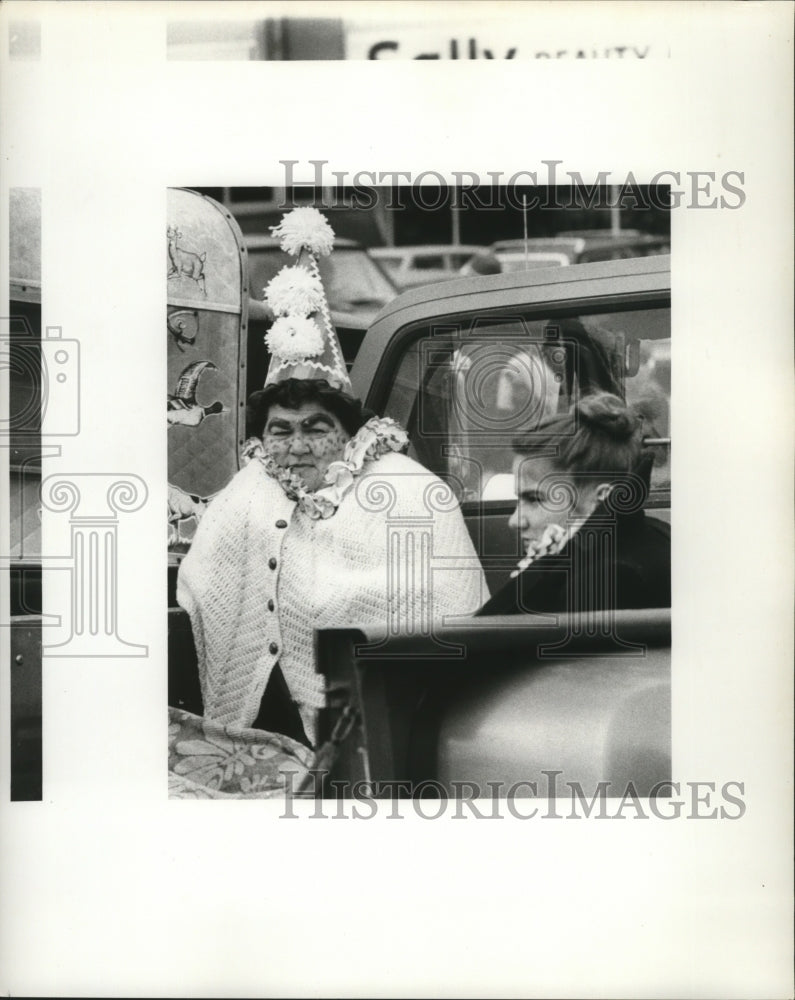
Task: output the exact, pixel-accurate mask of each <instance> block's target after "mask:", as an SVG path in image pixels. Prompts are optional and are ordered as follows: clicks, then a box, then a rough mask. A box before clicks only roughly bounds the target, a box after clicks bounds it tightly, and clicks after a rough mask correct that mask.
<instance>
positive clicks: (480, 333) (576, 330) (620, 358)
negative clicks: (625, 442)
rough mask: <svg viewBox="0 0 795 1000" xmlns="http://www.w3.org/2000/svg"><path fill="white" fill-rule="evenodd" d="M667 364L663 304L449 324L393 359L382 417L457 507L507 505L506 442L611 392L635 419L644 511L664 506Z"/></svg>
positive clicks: (422, 334) (510, 488)
mask: <svg viewBox="0 0 795 1000" xmlns="http://www.w3.org/2000/svg"><path fill="white" fill-rule="evenodd" d="M670 369H671V366H670V310H669V309H668V308H654V309H651V308H650V309H644V310H633V311H631V312H616V313H602V314H589V315H581V316H578V317H565V318H548V319H539V318H537V317H533V318H532V319H531V318H527V317H525V316H521V315H518V316H512V317H505V318H501V319H499V320H494V319H489V318H484V317H477V316H476V317H471V318H460V319H458V320H457V321H454V322H450V321H445V323H444V326H443V327H440V328H437V329H436V330H435V331H429V330H426V331H419V336H418V338H417V339H415V340H413V341H412V342H411V343H410V345H409V346H408V347H407V349H406V351H405V353H404V354H403V356H402V359H401V360H400V362H399V364H398V367H397V372H396V375H395V378H394V380H393V381H392V384H391V390H390V394H389V398H388V401H387V404H386V413H387V415H389V416H391V417H394V418H395V419H396V420H398V421H400V422H401V423H402V424H403V425H404V426H405V427H406V429H407V430H408V432H409V436H410V439H411V450H410V454H411V455H412V456H413V457H414V458H416V459H417V460H418V461H420V462H422V463H423V464H424V465H426V466H427V467H429V468H431V469H433V471H435V472H436V473H437V474H439V475H441V476H442V477H443V478H445V479H447V480H448V481H449V482H450V483H451V485H452V486H453V488H454V489H455V490H456V492H457V495H458V498H459V500H461V501H462V502H464V501H473V500H474V501H479V500H508V499H512V498H513V497H514V496H515V493H514V484H513V476H512V464H513V450H512V447H511V441H512V439H513V437H514V436H515V435H516V434H518V433H532V432H533V431H534V430H536V429H537V428H538V426H539V424H540V423H541V421H543V420H544V419H545V418H546V417H549V416H551V415H553V414H555V413H559V412H565V411H567V410H568V409H570V408H571V407H572V406H574V405H575V404H576V402H577V400H578V399H579V398H580V397H581V396H582V395H583V394H586V393H588V392H592V391H597V390H605V391H611V392H615V393H617V394H618V395H620V396H621V397H622V398H624V399H626V401H627V402H628V403H630V404H632V405H633V406H634V407H635V408H636V409H637V411H638V412H639V413H640V415H641V416H642V417H643V419H644V423H645V427H644V435H645V437H646V438H647V440H648V441H649V442H651V443H650V444H649V455H650V457H651V456H653V464H652V465H651V470H650V484H651V496H650V506H655V505H658V506H667V505H668V500H667V492H668V491H669V490H670V442H669V440H668V439H669V421H670V417H669V408H670V392H671V375H670ZM655 442H656V443H655Z"/></svg>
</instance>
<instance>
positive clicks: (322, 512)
mask: <svg viewBox="0 0 795 1000" xmlns="http://www.w3.org/2000/svg"><path fill="white" fill-rule="evenodd" d="M408 444H409V439H408V435H407V434H406V432H405V431H404V430H403V428H402V427H401V426H400V424H398V423H396V422H395V421H394V420H392V419H391V418H390V417H372V418H371V419H370V420H368V421H367V423H366V424H365V425H364V426H363V427H360V428H359V430H358V431H357V432H356V434H354V436H353V437H352V438H351V439H350V441H348V443H347V444H346V445H345V450H344V452H343V454H342V458H341V459H340V460H339V461H338V462H332V463H331V465H330V466H329V467H328V471H327V472H326V479H325V481H326V483H327V485H326V486H322V487H321V488H320V489H319V490H316V491H315V492H314V493H311V492H310V491H309V490H307V488H306V486H305V485H304V483H303V481H302V480H301V479H300V478H299V477H298V476H296V475H295V474H294V473H292V472H290V470H289V469H283V468H282V467H281V466H279V465H277V464H276V462H274V460H273V459H272V458H271V457H270V455H267V454H266V453H265V449H264V447H263V444H262V441H261V440H260V438H256V437H253V438H249V439H248V441H246V443H245V444H244V445H243V449H242V452H241V463H242V464H243V465H247V464H248V463H249V462H251V461H252V460H255V459H256V460H257V461H258V462H261V463H262V466H263V468H264V469H265V471H266V472H267V474H268V475H269V476H270V477H271V478H272V479H275V480H276V482H278V483H279V485H280V486H281V487H282V489H283V490H284V492H285V494H286V495H287V496H288V497H289V498H290V500H294V501H295V502H296V504H297V505H298V507H299V508H300V510H302V511H303V512H304V513H305V514H306V515H307V516H308V517H310V518H312V520H325V519H326V518H329V517H332V516H333V515H334V514H335V513H336V512H337V508H338V507H339V505H340V504H341V503H342V500H343V498H344V497H345V496H346V494H347V493H349V492H350V490H351V489H352V487H353V485H354V483H355V482H356V480H357V478H358V477H359V476H360V475H361V474H362V471H363V470H364V469H365V467H366V466H367V465H368V464H369V463H371V462H374V461H375V460H376V459H378V458H381V456H382V455H386V454H388V453H389V452H391V451H394V452H404V451H406V449H407V448H408Z"/></svg>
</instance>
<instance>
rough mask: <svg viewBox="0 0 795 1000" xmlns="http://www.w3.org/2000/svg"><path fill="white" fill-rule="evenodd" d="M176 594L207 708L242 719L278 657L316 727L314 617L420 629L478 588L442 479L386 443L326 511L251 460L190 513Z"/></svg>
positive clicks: (464, 607) (465, 607)
mask: <svg viewBox="0 0 795 1000" xmlns="http://www.w3.org/2000/svg"><path fill="white" fill-rule="evenodd" d="M285 521H286V522H288V526H287V527H286V528H284V527H281V528H279V527H277V526H276V524H277V522H280V523H281V524H282V525H283V524H284V522H285ZM274 564H275V568H272V567H274ZM177 598H178V601H179V603H180V604H181V605H182V606H183V607H184V608H185V609H186V610H187V611H188V613H189V614H190V617H191V622H192V625H193V635H194V641H195V645H196V651H197V655H198V665H199V677H200V680H201V687H202V696H203V700H204V711H205V717H206V718H209V719H213V720H216V721H218V722H221V723H223V724H225V725H235V726H244V727H245V726H250V725H251V723H252V722H253V721H254V719H255V718H256V715H257V712H258V710H259V704H260V701H261V698H262V694H263V692H264V690H265V686H266V684H267V681H268V677H269V676H270V673H271V670H272V669H273V666H274V665H275V663H276V662H277V661H278V662H279V664H280V666H281V669H282V671H283V673H284V675H285V679H286V681H287V685H288V687H289V689H290V692H291V695H292V697H293V698H294V700H295V701H296V702H298V706H299V710H300V711H301V716H302V719H303V721H304V727H305V729H306V731H307V735H308V736H309V738H310V740H314V721H315V712H316V709H317V708H319V707H322V705H323V704H324V687H323V679H322V677H321V676H320V675H319V674H317V672H316V669H315V653H314V637H313V630H314V629H316V628H323V627H334V626H344V625H375V626H379V625H380V626H384V627H389V628H390V630H395V629H396V627H402V629H403V630H406V629H407V628H408V629H409V630H414V631H419V630H420V629H425V630H427V629H428V626H429V622H430V621H431V620H434V621H439V620H441V619H442V618H443V617H444V616H445V615H456V616H458V615H467V614H471V613H473V612H474V611H475V610H477V608H479V607H480V606H481V605H482V604H483V602H484V601H485V600H486V599H487V598H488V590H487V587H486V582H485V578H484V577H483V573H482V570H481V568H480V563H479V561H478V558H477V555H476V553H475V551H474V548H473V546H472V543H471V541H470V538H469V534H468V532H467V530H466V527H465V525H464V520H463V517H462V515H461V512H460V510H459V508H458V505H457V503H456V502H455V500H454V498H453V496H452V492H451V491H450V489H449V487H448V486H446V484H444V483H442V481H441V480H440V479H438V478H437V477H436V476H434V475H433V474H432V473H430V472H428V471H427V470H426V469H424V468H423V467H422V466H421V465H419V464H418V463H416V462H414V461H413V460H412V459H410V458H407V457H406V456H405V455H399V454H395V453H389V454H387V455H384V456H383V457H381V458H379V459H377V460H376V461H373V462H370V463H368V464H367V465H366V466H365V468H364V470H363V471H362V473H361V475H360V477H359V478H358V480H357V482H356V483H355V484H354V486H353V488H352V489H350V490H349V492H348V493H347V494H346V495H345V496H344V498H343V500H342V502H341V503H340V505H339V508H338V509H337V511H336V513H335V514H334V516H333V517H330V518H328V519H326V520H313V519H312V518H310V517H309V516H308V515H307V514H305V513H304V512H303V511H302V510H301V509H300V508H299V507H297V506H296V504H295V502H294V501H292V500H290V499H288V497H287V496H286V494H285V492H284V490H283V489H282V487H281V485H280V484H279V483H278V482H277V481H276V480H274V479H273V478H272V477H270V476H269V475H268V474H267V472H266V471H265V469H264V468H263V465H262V463H261V462H260V461H256V460H254V461H251V462H250V463H249V464H248V465H247V466H245V467H244V468H243V469H241V470H240V472H238V473H237V475H236V476H235V477H234V479H233V480H232V481H231V482H230V483H229V485H228V486H227V487H226V488H225V489H224V490H223V491H222V492H221V493H220V494H219V495H218V496H216V497H215V498H214V500H213V502H212V504H211V505H210V507H209V508H208V510H207V513H206V514H205V516H204V518H203V519H202V521H201V524H200V526H199V528H198V530H197V532H196V536H195V538H194V540H193V543H192V545H191V549H190V551H189V552H188V554H187V555H186V557H185V559H184V560H183V562H182V565H181V567H180V573H179V579H178V589H177ZM270 601H273V602H274V606H275V608H276V611H275V612H269V611H268V607H269V602H270Z"/></svg>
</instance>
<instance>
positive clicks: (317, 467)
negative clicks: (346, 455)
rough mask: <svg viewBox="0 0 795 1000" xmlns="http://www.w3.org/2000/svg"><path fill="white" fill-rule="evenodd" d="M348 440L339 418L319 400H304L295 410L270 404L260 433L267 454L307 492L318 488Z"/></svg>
mask: <svg viewBox="0 0 795 1000" xmlns="http://www.w3.org/2000/svg"><path fill="white" fill-rule="evenodd" d="M349 440H350V435H349V434H347V433H346V431H345V428H344V427H343V426H342V424H341V423H340V421H339V419H338V418H337V417H336V416H335V415H334V414H333V413H330V412H329V411H328V410H327V409H325V407H323V406H321V405H320V404H319V403H304V404H303V405H302V406H301V407H300V408H299V409H297V410H288V409H286V408H285V407H283V406H276V405H274V406H271V408H270V409H269V410H268V419H267V420H266V422H265V430H264V432H263V435H262V443H263V445H264V447H265V451H266V452H267V454H268V455H270V456H271V458H273V460H274V461H275V462H276V464H277V465H279V466H280V467H281V468H283V469H289V470H290V471H291V472H293V473H294V474H295V475H297V476H299V477H300V478H301V480H303V482H304V485H305V486H306V488H307V489H308V490H309V491H310V492H314V491H315V490H318V489H320V487H321V486H322V485H323V480H324V478H325V475H326V470H327V469H328V467H329V466H330V465H331V463H332V462H337V461H339V460H340V459H341V458H342V453H343V451H344V449H345V445H346V444H347V443H348V441H349Z"/></svg>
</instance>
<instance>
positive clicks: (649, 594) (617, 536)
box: [478, 504, 671, 615]
mask: <svg viewBox="0 0 795 1000" xmlns="http://www.w3.org/2000/svg"><path fill="white" fill-rule="evenodd" d="M611 520H612V527H607V524H608V522H610V521H611ZM610 532H612V535H613V538H614V544H610V541H609V538H610ZM670 606H671V533H670V528H669V526H668V525H667V524H665V522H663V521H659V520H657V519H656V518H653V517H647V516H646V515H645V514H644V513H643V511H642V510H641V511H636V512H634V513H632V514H623V515H618V516H617V517H615V518H614V519H613V518H611V516H610V515H609V514H608V512H607V510H606V508H605V507H604V506H603V505H601V504H600V505H599V507H597V508H596V510H595V511H594V513H593V514H592V515H591V517H590V518H589V519H588V520H587V521H586V522H585V524H584V525H583V526H582V527H581V528H580V530H579V531H578V532H577V533H576V534H575V535H574V536H573V537H572V538H571V540H570V541H569V542H568V543H567V544H566V545H565V546H564V547H563V549H561V551H560V552H559V553H558V554H557V555H549V556H543V557H542V558H540V559H538V560H537V561H536V562H534V563H532V564H531V565H530V566H528V567H527V569H526V570H524V571H523V572H522V573H520V574H519V576H517V577H514V578H513V579H512V580H509V581H508V583H507V584H506V585H505V586H504V587H503V588H502V590H500V591H498V592H497V593H496V594H494V596H493V597H492V598H491V599H490V600H489V601H487V602H486V604H484V605H483V607H482V608H481V609H480V611H479V612H478V614H480V615H516V614H526V613H531V612H554V613H558V612H576V611H600V610H612V609H616V608H665V607H670Z"/></svg>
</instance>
